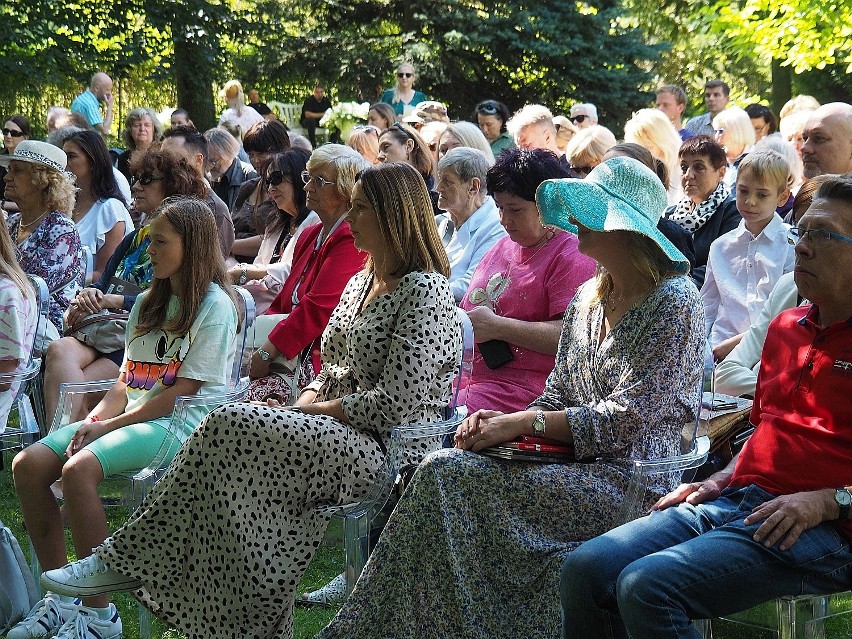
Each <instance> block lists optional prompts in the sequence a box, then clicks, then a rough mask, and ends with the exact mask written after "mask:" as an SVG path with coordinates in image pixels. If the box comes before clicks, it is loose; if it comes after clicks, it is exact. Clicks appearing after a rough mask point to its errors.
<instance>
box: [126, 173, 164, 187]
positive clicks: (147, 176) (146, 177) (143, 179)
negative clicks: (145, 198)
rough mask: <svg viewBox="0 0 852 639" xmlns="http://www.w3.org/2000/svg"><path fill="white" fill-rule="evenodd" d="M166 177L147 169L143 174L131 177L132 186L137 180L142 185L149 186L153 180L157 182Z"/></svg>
mask: <svg viewBox="0 0 852 639" xmlns="http://www.w3.org/2000/svg"><path fill="white" fill-rule="evenodd" d="M162 179H164V176H162V175H154V174H153V173H151V172H150V171H145V172H144V173H143V174H142V175H134V176H133V177H131V178H130V186H133V185H135V184H136V183H137V182H138V183H139V184H141V185H142V186H148V185H149V184H151V182H156V181H157V180H162Z"/></svg>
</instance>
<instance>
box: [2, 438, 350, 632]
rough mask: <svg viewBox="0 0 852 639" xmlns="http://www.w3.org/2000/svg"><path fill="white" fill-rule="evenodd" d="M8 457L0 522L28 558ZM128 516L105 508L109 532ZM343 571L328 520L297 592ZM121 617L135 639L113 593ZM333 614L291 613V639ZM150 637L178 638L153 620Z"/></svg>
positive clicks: (335, 524)
mask: <svg viewBox="0 0 852 639" xmlns="http://www.w3.org/2000/svg"><path fill="white" fill-rule="evenodd" d="M11 459H12V454H11V453H6V454H5V457H4V460H5V462H6V463H5V467H4V468H3V473H2V475H0V481H2V483H1V484H0V520H2V521H3V523H4V524H5V525H6V526H8V527H9V528H10V529H11V530H12V532H13V533H14V535H15V537H16V538H17V539H18V542H19V543H20V544H21V548H23V550H24V553H25V554H26V555H27V557H28V558H29V550H30V548H29V546H30V544H29V539H28V537H27V533H26V531H24V527H23V521H22V520H21V512H20V508H19V506H18V498H17V495H15V489H14V487H13V486H12V473H11V471H10V470H9V468H8V467H9V466H10V465H11ZM113 491H114V492H115V493H116V494H118V492H119V491H120V485H119V483H115V484H114V485H112V486H107V489H106V491H105V492H113ZM127 516H128V511H127V510H126V509H124V508H121V507H109V508H107V519H108V520H109V524H110V529H111V530H112V529H115V528H118V527H119V526H120V525H121V524H122V523H123V522H124V521H125V520H126V519H127ZM66 540H67V545H68V549H69V555H70V557H71V558H72V559H74V558H75V557H74V550H73V545H72V543H71V536H70V533H69V532H68V531H66ZM342 570H343V526H342V522H341V520H339V519H337V518H335V519H332V521H331V525H330V526H329V529H328V532H327V533H326V538H325V541H324V542H323V544H322V546H320V548H319V550H318V551H317V554H316V556H315V557H314V561H313V563H312V564H311V566H310V567H309V568H308V571H307V572H306V573H305V576H304V578H303V579H302V583H301V585H300V586H299V590H298V592H300V593H301V592H303V591H309V590H314V589H315V588H318V587H320V586H322V585H324V584H325V583H326V582H327V581H329V580H330V579H332V578H333V577H335V576H336V575H337V574H338V573H340V572H342ZM113 603H115V605H116V607H117V608H118V611H119V613H120V614H121V620H122V622H123V624H124V637H125V639H139V616H138V613H137V605H136V600H135V599H134V598H133V597H131V596H130V595H129V594H127V593H117V594H116V595H114V597H113ZM336 612H337V609H331V608H310V609H308V608H304V609H303V608H296V611H295V619H294V626H295V637H296V639H308V638H309V637H313V636H314V635H315V634H316V633H317V632H319V630H320V629H321V628H323V627H324V626H325V625H326V624H327V623H328V622H329V621H330V620H331V618H332V617H333V616H334V614H335V613H336ZM152 637H153V638H154V639H160V638H167V639H178V638H179V637H180V635H179V634H178V633H177V632H176V631H174V630H171V629H169V628H168V627H167V626H165V625H164V624H162V623H160V621H159V620H156V619H155V620H154V624H153V632H152Z"/></svg>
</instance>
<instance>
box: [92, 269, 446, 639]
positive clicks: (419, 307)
mask: <svg viewBox="0 0 852 639" xmlns="http://www.w3.org/2000/svg"><path fill="white" fill-rule="evenodd" d="M371 284H372V276H371V275H369V274H367V273H363V272H362V273H359V274H357V275H355V277H353V278H352V280H351V281H350V282H349V284H348V285H347V287H346V289H345V290H344V292H343V295H342V296H341V299H340V304H339V305H338V306H337V308H336V309H335V310H334V312H333V314H332V316H331V319H330V321H329V324H328V327H327V328H326V330H325V332H324V334H323V340H322V349H323V362H324V365H323V369H322V371H321V372H320V375H319V376H318V377H317V379H316V380H315V381H314V383H313V384H312V385H311V387H313V388H316V389H318V396H317V401H322V400H324V399H334V398H339V397H342V398H343V411H344V414H345V415H346V416H347V418H348V421H349V423H348V424H346V423H343V422H340V421H338V420H336V419H334V418H332V417H328V416H324V415H307V414H304V413H299V412H296V411H291V410H285V409H281V408H270V407H266V406H257V405H253V404H247V403H240V404H229V405H227V406H224V407H223V408H221V409H219V410H217V411H215V412H213V413H212V414H210V415H209V416H208V417H207V418H206V419H205V420H204V421H203V422H202V423H201V425H200V426H199V427H198V428H197V429H196V430H195V432H194V433H193V435H192V436H191V437H190V438H189V439H188V440H187V441H186V443H185V444H184V446H183V447H182V448H181V450H180V452H179V453H178V455H177V457H176V458H175V461H174V462H173V464H172V466H171V467H170V469H169V471H168V472H167V473H166V475H165V476H164V477H163V479H162V480H161V481H160V482H159V483H158V484H157V486H156V487H155V488H154V490H153V491H152V493H151V495H150V496H149V497H148V499H146V500H145V502H144V503H143V504H142V506H141V507H140V508H139V510H137V511H136V512H135V513H134V514H133V516H132V517H131V519H130V521H128V523H127V524H125V525H124V526H123V527H122V528H121V529H119V530H118V531H116V533H115V534H114V535H113V537H112V538H111V540H107V542H105V544H104V545H102V546H101V547H100V548H99V549H98V550H97V552H98V554H99V556H100V557H101V558H102V559H103V560H104V561H105V562H106V563H107V565H109V566H110V567H111V568H114V569H116V570H118V571H120V572H122V573H124V574H126V575H129V576H133V577H136V578H138V579H140V580H141V581H143V583H144V584H145V588H143V589H142V590H140V591H137V593H136V595H137V596H138V597H139V598H140V599H141V600H142V601H143V603H145V604H146V605H147V606H148V607H149V608H151V609H152V610H153V611H154V613H155V614H156V615H157V616H159V617H160V618H162V619H163V620H164V621H166V622H167V623H169V624H172V625H173V626H175V627H176V628H177V629H178V630H179V631H180V632H182V633H183V634H185V635H186V636H187V637H190V638H193V639H194V638H196V637H205V638H207V639H209V638H213V637H222V638H225V637H227V638H234V637H246V638H248V637H258V638H260V637H264V638H265V637H275V638H285V637H291V636H292V605H293V598H294V590H295V588H296V586H297V584H298V583H299V580H300V579H301V576H302V574H303V572H304V571H305V569H306V568H307V566H308V564H309V563H310V561H311V558H312V557H313V554H314V551H315V550H316V548H317V546H318V545H319V543H320V541H321V540H322V536H323V532H324V530H325V527H326V523H327V517H326V516H324V515H319V514H317V513H316V510H315V509H316V507H318V506H323V505H327V504H336V503H345V502H347V501H351V500H354V499H357V498H358V497H359V496H361V495H362V494H363V493H364V492H365V491H366V489H367V488H368V486H369V485H370V484H371V482H372V481H373V477H374V473H375V472H376V471H377V470H378V469H379V467H380V466H381V464H382V462H383V453H382V447H381V446H380V444H379V440H381V441H382V442H383V443H385V444H386V443H387V441H388V437H389V434H390V431H391V429H392V428H393V427H394V426H395V425H397V424H400V423H407V422H424V421H436V420H438V419H440V409H441V407H442V406H444V405H445V404H446V402H447V401H448V399H449V393H450V387H451V384H452V380H453V377H454V375H455V370H456V367H457V365H458V361H459V358H460V353H461V343H460V338H459V331H458V328H457V320H456V311H455V303H454V300H453V296H452V294H451V293H450V288H449V285H448V284H447V280H446V279H445V278H444V277H443V276H441V275H438V274H435V273H420V272H415V273H410V274H408V275H406V276H405V277H403V278H402V280H401V281H400V282H399V284H398V285H397V287H396V289H395V290H394V291H393V292H391V293H389V294H388V295H384V296H380V297H378V298H376V299H374V300H373V301H372V302H371V303H370V304H369V305H367V306H366V307H365V308H364V309H363V310H362V311H361V312H360V313H358V309H359V307H360V306H361V303H362V301H363V299H364V297H365V295H366V292H367V291H368V290H369V288H370V286H371Z"/></svg>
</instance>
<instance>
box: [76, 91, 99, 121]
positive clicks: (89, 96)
mask: <svg viewBox="0 0 852 639" xmlns="http://www.w3.org/2000/svg"><path fill="white" fill-rule="evenodd" d="M71 110H72V111H73V112H74V113H79V114H80V115H82V116H83V117H84V118H86V121H87V122H88V123H89V126H97V125H98V124H102V123H103V121H104V119H103V116H101V105H100V103H99V102H98V99H97V98H96V97H95V94H94V93H92V91H91V89H86V90H85V91H83V92H82V93H81V94H80V95H78V96H77V97H76V98H74V101H73V102H72V103H71Z"/></svg>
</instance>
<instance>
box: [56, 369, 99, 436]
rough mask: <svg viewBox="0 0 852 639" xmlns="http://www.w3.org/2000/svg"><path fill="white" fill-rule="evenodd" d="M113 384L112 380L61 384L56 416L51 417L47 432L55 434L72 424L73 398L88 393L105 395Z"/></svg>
mask: <svg viewBox="0 0 852 639" xmlns="http://www.w3.org/2000/svg"><path fill="white" fill-rule="evenodd" d="M113 384H115V380H114V379H102V380H99V381H95V382H81V383H79V384H62V385H61V386H60V387H59V402H58V403H57V406H56V414H55V416H54V417H53V423H52V424H51V425H50V431H49V432H51V433H52V432H55V431H57V430H59V429H60V428H64V427H65V426H68V425H70V424H71V423H72V422H71V408H72V400H73V399H74V397H77V396H82V395H86V394H88V393H105V392H107V391H108V390H109V389H110V388H112V385H113Z"/></svg>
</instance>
